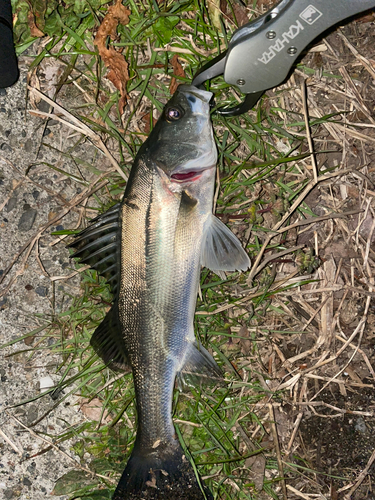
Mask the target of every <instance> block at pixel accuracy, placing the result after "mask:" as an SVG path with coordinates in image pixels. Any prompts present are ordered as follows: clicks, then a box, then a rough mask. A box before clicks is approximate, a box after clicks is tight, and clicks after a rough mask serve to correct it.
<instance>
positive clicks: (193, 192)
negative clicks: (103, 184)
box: [70, 85, 250, 500]
mask: <svg viewBox="0 0 375 500" xmlns="http://www.w3.org/2000/svg"><path fill="white" fill-rule="evenodd" d="M211 98H212V93H211V92H207V91H205V90H201V89H198V88H195V87H193V86H189V85H181V86H179V87H178V89H177V91H176V93H175V94H174V95H173V97H172V98H171V99H170V100H169V101H168V103H167V104H166V106H165V108H164V110H163V112H162V114H161V116H160V118H159V120H158V121H157V123H156V124H155V127H154V128H153V130H152V131H151V133H150V135H149V137H148V138H147V139H146V141H145V142H144V143H143V145H142V146H141V148H140V150H139V152H138V154H137V156H136V158H135V160H134V163H133V165H132V168H131V171H130V174H129V179H128V182H127V185H126V189H125V193H124V197H123V199H122V202H121V203H119V204H116V205H115V206H113V207H112V208H111V209H110V210H109V211H107V212H106V213H104V214H103V215H100V216H99V217H97V218H95V219H93V221H92V222H91V224H90V225H89V226H88V228H87V229H85V230H83V231H82V232H81V233H80V234H78V235H77V237H76V238H75V240H74V241H73V243H72V244H71V245H70V246H71V247H72V248H74V249H75V253H74V254H73V257H76V258H79V259H80V262H81V263H86V264H89V265H90V266H91V267H92V268H94V269H96V270H97V271H98V272H99V273H100V274H101V275H103V276H104V277H105V279H106V280H107V281H108V282H109V283H110V284H111V286H112V291H113V295H114V301H113V305H112V307H111V309H110V311H109V312H108V314H107V315H106V317H105V318H104V320H103V322H102V323H101V324H100V325H99V326H98V328H97V329H96V331H95V332H94V334H93V336H92V338H91V345H92V346H93V347H94V349H95V351H96V352H97V353H98V354H99V356H101V357H102V359H103V360H104V362H105V363H107V364H108V365H109V366H111V367H113V368H114V369H124V370H125V369H126V367H130V368H131V370H132V374H133V381H134V387H135V396H136V409H137V433H136V438H135V443H134V447H133V450H132V452H131V455H130V458H129V460H128V462H127V465H126V468H125V470H124V472H123V474H122V477H121V479H120V481H119V483H118V486H117V488H116V490H115V493H114V496H113V500H128V499H139V498H146V499H163V500H168V499H185V500H201V499H205V498H206V499H212V498H213V497H212V495H211V493H210V492H209V490H208V489H207V487H206V486H205V485H204V484H203V483H202V481H201V480H200V478H199V476H196V474H195V473H194V469H193V467H192V465H191V464H190V462H189V461H188V459H187V458H186V456H185V455H184V453H183V450H182V447H181V444H180V442H179V440H178V438H177V436H176V431H175V428H174V424H173V420H172V401H173V392H174V387H175V382H176V379H178V381H179V383H180V384H182V386H185V385H189V384H191V383H199V382H200V381H201V382H202V383H205V382H208V381H210V380H214V381H215V380H216V381H217V380H222V379H223V375H222V372H221V370H220V368H219V366H218V365H217V363H216V361H215V360H214V358H213V357H212V355H211V354H210V353H209V352H208V351H207V350H206V349H205V348H204V347H203V345H202V344H201V343H200V341H199V340H198V339H197V338H196V337H195V334H194V314H195V308H196V301H197V295H198V291H199V279H200V273H201V267H202V266H205V267H207V268H209V269H211V270H212V271H214V272H215V273H217V274H219V275H220V274H222V273H223V272H224V271H236V270H237V271H245V270H246V269H248V268H249V266H250V260H249V257H248V255H247V253H246V252H245V250H244V249H243V247H242V245H241V243H240V241H239V240H238V239H237V237H236V236H235V235H234V234H233V233H232V232H231V231H230V230H229V229H228V227H227V226H226V225H225V224H224V223H223V222H221V221H220V220H219V219H218V218H216V217H215V216H214V214H213V197H214V188H215V176H216V163H217V149H216V145H215V140H214V134H213V127H212V123H211V118H210V101H211Z"/></svg>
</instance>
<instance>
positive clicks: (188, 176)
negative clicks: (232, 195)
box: [171, 167, 212, 182]
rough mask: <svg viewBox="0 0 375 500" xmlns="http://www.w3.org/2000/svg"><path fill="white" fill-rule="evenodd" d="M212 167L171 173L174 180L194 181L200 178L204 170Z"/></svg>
mask: <svg viewBox="0 0 375 500" xmlns="http://www.w3.org/2000/svg"><path fill="white" fill-rule="evenodd" d="M211 168H212V167H208V168H203V169H200V170H189V171H188V172H176V173H174V174H172V175H171V180H172V181H174V182H193V181H196V180H198V179H199V178H200V177H201V176H202V174H203V172H206V171H207V170H210V169H211Z"/></svg>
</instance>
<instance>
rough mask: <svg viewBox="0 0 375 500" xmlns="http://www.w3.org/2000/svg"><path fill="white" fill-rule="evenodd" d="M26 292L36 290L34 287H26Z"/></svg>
mask: <svg viewBox="0 0 375 500" xmlns="http://www.w3.org/2000/svg"><path fill="white" fill-rule="evenodd" d="M25 288H26V290H27V291H28V292H29V291H30V290H34V287H33V286H32V285H26V286H25Z"/></svg>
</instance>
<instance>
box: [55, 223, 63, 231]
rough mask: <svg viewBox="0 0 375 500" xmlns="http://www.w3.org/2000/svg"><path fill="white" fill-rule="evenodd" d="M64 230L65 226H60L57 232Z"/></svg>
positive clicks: (57, 227)
mask: <svg viewBox="0 0 375 500" xmlns="http://www.w3.org/2000/svg"><path fill="white" fill-rule="evenodd" d="M63 229H64V226H62V225H61V224H60V225H59V226H56V231H62V230H63Z"/></svg>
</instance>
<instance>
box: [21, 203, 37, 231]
mask: <svg viewBox="0 0 375 500" xmlns="http://www.w3.org/2000/svg"><path fill="white" fill-rule="evenodd" d="M36 214H37V211H36V210H35V208H30V210H26V212H24V213H23V214H22V215H21V218H20V221H19V223H18V229H19V230H20V231H29V230H30V229H31V228H32V227H33V225H34V222H35V218H36Z"/></svg>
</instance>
